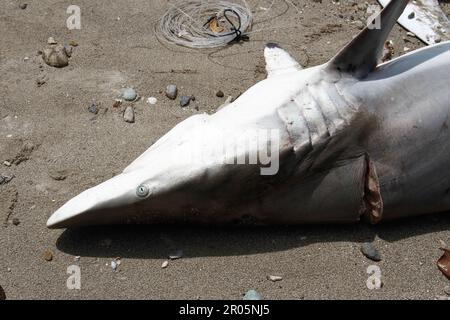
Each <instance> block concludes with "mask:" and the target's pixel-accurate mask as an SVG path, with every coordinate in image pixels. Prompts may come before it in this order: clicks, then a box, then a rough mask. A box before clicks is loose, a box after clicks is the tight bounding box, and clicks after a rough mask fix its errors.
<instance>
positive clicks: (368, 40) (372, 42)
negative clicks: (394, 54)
mask: <svg viewBox="0 0 450 320" xmlns="http://www.w3.org/2000/svg"><path fill="white" fill-rule="evenodd" d="M408 2H409V0H395V1H391V2H390V3H389V4H388V5H387V6H386V7H385V8H384V10H382V11H381V12H380V14H379V15H378V17H376V18H375V20H374V22H375V23H371V24H369V26H367V27H366V28H365V29H364V30H363V31H362V32H361V33H360V34H359V35H358V36H357V37H356V38H354V39H353V40H352V41H351V42H350V43H349V44H348V45H347V46H346V47H344V48H343V49H342V50H341V51H340V52H339V53H338V54H337V55H336V56H335V57H334V58H333V59H332V60H331V61H330V62H329V64H328V68H329V70H333V69H334V70H337V71H339V72H344V73H349V74H351V75H353V76H355V77H357V78H360V79H361V78H364V77H366V76H367V75H368V74H369V73H370V72H371V71H373V70H374V69H375V68H376V66H377V62H378V60H379V58H380V57H381V54H382V52H383V46H384V43H385V42H386V39H387V37H388V35H389V33H390V32H391V30H392V28H393V26H394V25H395V23H396V22H397V19H398V18H399V17H400V15H401V14H402V13H403V10H404V9H405V7H406V5H407V4H408ZM377 22H379V23H377Z"/></svg>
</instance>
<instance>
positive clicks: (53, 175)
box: [48, 170, 68, 181]
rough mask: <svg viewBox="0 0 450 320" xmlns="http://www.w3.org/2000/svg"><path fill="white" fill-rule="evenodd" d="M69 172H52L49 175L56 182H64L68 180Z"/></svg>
mask: <svg viewBox="0 0 450 320" xmlns="http://www.w3.org/2000/svg"><path fill="white" fill-rule="evenodd" d="M67 174H68V172H67V170H50V171H49V172H48V175H49V176H50V178H52V179H53V180H56V181H63V180H65V179H66V178H67Z"/></svg>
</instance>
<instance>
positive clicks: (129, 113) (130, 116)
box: [123, 106, 134, 123]
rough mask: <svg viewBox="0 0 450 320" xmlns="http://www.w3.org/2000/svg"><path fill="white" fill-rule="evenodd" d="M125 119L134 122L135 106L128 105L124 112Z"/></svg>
mask: <svg viewBox="0 0 450 320" xmlns="http://www.w3.org/2000/svg"><path fill="white" fill-rule="evenodd" d="M123 119H124V120H125V122H128V123H134V108H133V107H132V106H128V107H127V108H126V109H125V112H124V113H123Z"/></svg>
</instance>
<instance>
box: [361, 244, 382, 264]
mask: <svg viewBox="0 0 450 320" xmlns="http://www.w3.org/2000/svg"><path fill="white" fill-rule="evenodd" d="M361 252H362V254H363V255H365V256H366V257H367V258H369V259H370V260H372V261H376V262H378V261H381V256H380V253H379V252H378V249H377V248H376V247H375V246H374V245H373V244H372V243H370V242H365V243H363V244H362V245H361Z"/></svg>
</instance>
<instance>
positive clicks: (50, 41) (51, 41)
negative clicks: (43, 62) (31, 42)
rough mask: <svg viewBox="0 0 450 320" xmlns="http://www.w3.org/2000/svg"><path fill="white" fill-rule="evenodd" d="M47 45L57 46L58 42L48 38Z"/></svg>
mask: <svg viewBox="0 0 450 320" xmlns="http://www.w3.org/2000/svg"><path fill="white" fill-rule="evenodd" d="M47 43H48V44H57V43H58V42H56V40H55V38H53V37H49V38H48V39H47Z"/></svg>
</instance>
